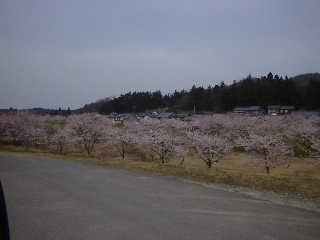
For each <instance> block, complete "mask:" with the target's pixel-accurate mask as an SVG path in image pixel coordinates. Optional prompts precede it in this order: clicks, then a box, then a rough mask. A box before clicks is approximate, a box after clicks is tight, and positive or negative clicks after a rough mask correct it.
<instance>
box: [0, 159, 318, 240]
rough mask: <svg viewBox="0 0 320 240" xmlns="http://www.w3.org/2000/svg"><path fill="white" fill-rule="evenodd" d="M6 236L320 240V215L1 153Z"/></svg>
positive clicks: (74, 164) (183, 184)
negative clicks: (5, 208)
mask: <svg viewBox="0 0 320 240" xmlns="http://www.w3.org/2000/svg"><path fill="white" fill-rule="evenodd" d="M0 181H2V185H3V188H4V192H5V197H6V202H7V208H8V209H7V210H8V216H9V222H10V231H11V239H18V240H22V239H33V240H37V239H39V240H44V239H86V240H87V239H166V240H167V239H179V240H181V239H319V238H320V214H319V213H316V212H312V211H308V210H302V209H297V208H294V207H289V206H288V207H286V206H281V205H277V204H275V203H271V202H268V201H262V200H256V199H253V198H250V197H247V196H242V195H240V194H237V193H231V192H225V191H222V190H217V189H213V188H208V187H204V186H199V185H195V184H191V183H186V182H181V181H175V180H172V179H166V178H160V177H154V176H151V175H147V174H140V173H134V172H130V171H123V170H118V169H112V168H108V167H103V166H95V165H90V164H84V163H79V162H74V161H68V160H56V159H50V158H44V157H33V156H20V155H9V154H0Z"/></svg>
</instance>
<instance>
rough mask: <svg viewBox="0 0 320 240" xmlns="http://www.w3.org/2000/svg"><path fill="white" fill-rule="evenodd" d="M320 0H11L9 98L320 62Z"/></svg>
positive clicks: (213, 79)
mask: <svg viewBox="0 0 320 240" xmlns="http://www.w3.org/2000/svg"><path fill="white" fill-rule="evenodd" d="M319 13H320V1H319V0H251V1H250V0H135V1H129V0H127V1H124V0H123V1H121V0H113V1H111V0H110V1H107V0H104V1H103V0H90V1H89V0H87V1H84V0H72V1H71V0H55V1H53V0H51V1H50V0H25V1H18V0H1V1H0V108H10V107H13V108H18V109H23V108H32V107H43V108H52V109H57V108H59V107H61V108H63V109H67V108H68V107H70V108H71V109H78V108H80V107H83V106H84V105H85V104H86V103H91V102H95V101H97V100H99V99H102V98H106V97H112V96H119V95H120V94H125V93H128V92H129V91H131V92H134V91H151V92H153V91H156V90H160V91H161V92H162V94H167V93H172V92H174V90H177V91H181V90H183V89H185V90H189V89H190V88H191V87H192V85H196V86H203V87H208V86H209V85H211V86H214V85H216V84H220V83H221V81H224V82H225V83H226V84H231V83H232V82H233V80H236V81H238V80H240V79H242V78H245V77H246V76H247V75H248V74H249V73H251V75H252V76H254V77H260V76H265V75H267V74H268V73H269V72H272V73H273V74H278V75H279V76H283V77H284V76H286V75H287V76H288V77H293V76H296V75H298V74H302V73H310V72H312V73H313V72H320V17H319V16H320V15H319Z"/></svg>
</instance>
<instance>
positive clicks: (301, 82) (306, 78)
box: [292, 73, 320, 86]
mask: <svg viewBox="0 0 320 240" xmlns="http://www.w3.org/2000/svg"><path fill="white" fill-rule="evenodd" d="M311 79H316V80H320V73H305V74H300V75H297V76H295V77H293V78H292V80H293V81H294V82H295V84H296V85H297V86H307V85H308V83H309V82H310V80H311Z"/></svg>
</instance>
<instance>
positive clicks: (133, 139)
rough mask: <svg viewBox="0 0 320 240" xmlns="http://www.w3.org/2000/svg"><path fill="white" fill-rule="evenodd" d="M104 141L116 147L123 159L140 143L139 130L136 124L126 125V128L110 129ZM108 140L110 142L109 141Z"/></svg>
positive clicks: (114, 127)
mask: <svg viewBox="0 0 320 240" xmlns="http://www.w3.org/2000/svg"><path fill="white" fill-rule="evenodd" d="M104 139H105V140H106V142H107V143H108V144H111V145H114V146H115V147H116V150H117V151H118V152H119V153H120V155H121V157H122V159H124V157H125V154H126V153H127V152H128V151H130V149H132V148H133V147H134V146H135V144H136V143H137V142H138V140H139V138H137V129H136V128H135V125H134V123H129V122H128V123H126V124H125V126H124V127H116V126H113V127H110V128H108V130H107V131H106V132H105V137H104ZM107 139H108V140H107Z"/></svg>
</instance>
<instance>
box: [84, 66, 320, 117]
mask: <svg viewBox="0 0 320 240" xmlns="http://www.w3.org/2000/svg"><path fill="white" fill-rule="evenodd" d="M268 105H290V106H295V107H296V108H298V109H306V110H319V109H320V74H319V73H310V74H301V75H298V76H296V77H293V78H288V77H287V76H285V77H284V78H283V77H282V76H280V77H279V76H278V75H273V74H272V73H271V72H270V73H269V74H268V75H267V76H261V77H260V78H255V77H252V76H251V75H250V74H249V75H248V76H247V77H246V78H245V79H242V80H240V81H234V82H233V84H231V85H225V84H224V82H221V83H220V84H219V85H215V86H213V87H212V86H208V87H206V88H205V87H203V86H199V87H197V86H195V85H194V86H192V87H191V89H190V90H188V91H187V90H181V91H180V92H179V91H177V90H175V91H174V92H173V93H171V94H166V95H162V93H161V92H160V91H156V92H133V93H131V92H129V93H126V94H124V95H123V94H121V95H120V96H119V97H115V98H106V99H102V100H99V101H97V102H95V103H91V104H88V105H86V106H85V107H84V108H82V109H80V112H100V113H102V114H109V113H111V112H117V113H124V112H136V113H138V112H144V111H146V110H148V109H158V108H167V109H168V111H174V112H193V111H194V109H196V111H197V112H198V111H215V112H219V113H224V112H228V111H231V110H232V109H233V108H235V107H247V106H261V107H263V108H264V109H266V107H267V106H268Z"/></svg>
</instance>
